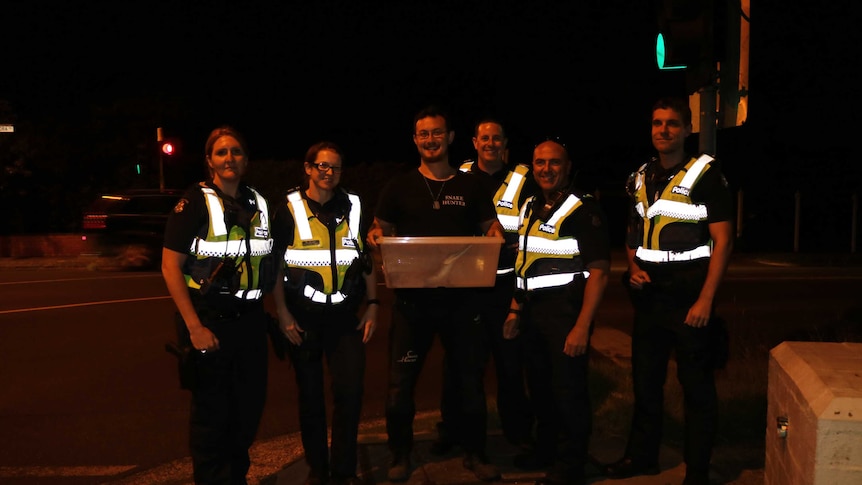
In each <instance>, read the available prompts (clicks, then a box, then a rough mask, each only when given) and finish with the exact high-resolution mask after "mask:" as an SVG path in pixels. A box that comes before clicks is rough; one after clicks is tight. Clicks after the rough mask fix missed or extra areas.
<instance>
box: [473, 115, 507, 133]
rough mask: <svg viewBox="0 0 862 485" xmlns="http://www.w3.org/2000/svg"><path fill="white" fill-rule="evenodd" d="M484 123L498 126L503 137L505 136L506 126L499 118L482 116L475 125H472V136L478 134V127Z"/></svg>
mask: <svg viewBox="0 0 862 485" xmlns="http://www.w3.org/2000/svg"><path fill="white" fill-rule="evenodd" d="M485 123H494V124H495V125H497V126H499V127H500V129H501V131H502V132H503V136H506V125H504V124H503V122H502V121H500V119H499V118H495V117H493V116H483V117H482V118H479V120H478V121H476V123H475V124H474V125H473V135H474V136H475V135H476V134H478V133H479V125H484V124H485Z"/></svg>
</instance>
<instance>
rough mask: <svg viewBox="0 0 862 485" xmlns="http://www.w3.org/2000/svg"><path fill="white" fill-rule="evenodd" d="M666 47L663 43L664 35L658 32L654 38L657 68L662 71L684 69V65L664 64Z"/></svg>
mask: <svg viewBox="0 0 862 485" xmlns="http://www.w3.org/2000/svg"><path fill="white" fill-rule="evenodd" d="M666 53H667V48H666V47H665V44H664V36H663V35H662V34H661V32H659V34H658V35H657V36H656V38H655V60H656V63H657V64H658V68H659V69H660V70H662V71H672V70H678V69H685V68H686V66H685V65H681V66H666V65H665V64H664V62H665V59H666Z"/></svg>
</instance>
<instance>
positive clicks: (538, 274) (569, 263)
mask: <svg viewBox="0 0 862 485" xmlns="http://www.w3.org/2000/svg"><path fill="white" fill-rule="evenodd" d="M535 200H536V197H535V196H534V197H530V198H529V199H527V201H526V203H525V204H524V207H523V208H522V210H521V215H520V218H519V220H520V222H519V226H520V229H519V230H518V234H519V238H518V257H517V259H516V261H515V272H516V285H517V288H518V289H520V290H526V291H533V290H539V289H543V288H554V287H562V286H565V285H567V284H569V283H571V282H572V281H574V280H575V278H581V277H583V278H587V277H589V275H590V274H589V272H587V271H584V270H583V262H582V261H581V258H580V254H581V251H580V248H579V246H578V240H577V239H575V238H574V237H572V236H560V235H559V233H560V226H561V225H562V223H563V221H564V220H565V219H566V217H568V216H569V215H570V214H572V213H573V212H575V211H576V210H578V208H579V207H581V205H583V202H581V199H579V198H578V197H577V196H575V195H574V194H569V196H568V197H567V198H566V200H565V201H564V202H563V203H562V204H560V207H559V208H557V210H556V211H554V213H553V214H551V216H550V217H549V218H548V220H547V221H546V222H542V221H541V220H538V219H537V220H535V221H533V223H532V225H531V226H530V227H526V224H529V223H530V216H531V213H532V211H533V210H532V207H533V203H534V202H535ZM548 260H554V261H553V263H554V264H541V263H542V262H545V263H547V262H548Z"/></svg>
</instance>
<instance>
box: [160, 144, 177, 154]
mask: <svg viewBox="0 0 862 485" xmlns="http://www.w3.org/2000/svg"><path fill="white" fill-rule="evenodd" d="M176 151H177V147H176V146H175V145H174V144H173V142H170V141H165V142H162V153H164V154H165V155H168V156H170V155H173V154H174V153H176Z"/></svg>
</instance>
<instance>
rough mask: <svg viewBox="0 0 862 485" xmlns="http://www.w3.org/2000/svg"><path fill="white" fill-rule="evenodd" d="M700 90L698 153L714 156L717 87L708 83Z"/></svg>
mask: <svg viewBox="0 0 862 485" xmlns="http://www.w3.org/2000/svg"><path fill="white" fill-rule="evenodd" d="M699 91H700V138H699V139H698V141H699V145H700V146H699V148H700V153H706V154H709V155H712V156H715V131H716V129H717V128H716V126H715V122H716V113H715V108H716V100H715V95H716V93H717V89H716V88H715V83H710V84H709V85H708V86H704V87H702V88H700V89H699Z"/></svg>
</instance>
